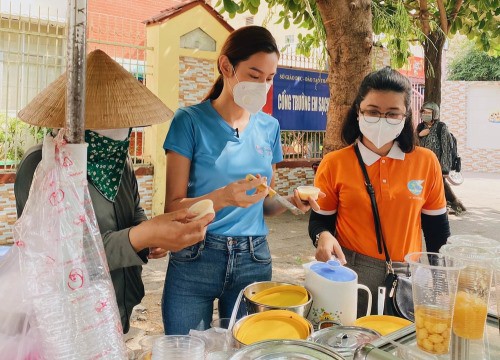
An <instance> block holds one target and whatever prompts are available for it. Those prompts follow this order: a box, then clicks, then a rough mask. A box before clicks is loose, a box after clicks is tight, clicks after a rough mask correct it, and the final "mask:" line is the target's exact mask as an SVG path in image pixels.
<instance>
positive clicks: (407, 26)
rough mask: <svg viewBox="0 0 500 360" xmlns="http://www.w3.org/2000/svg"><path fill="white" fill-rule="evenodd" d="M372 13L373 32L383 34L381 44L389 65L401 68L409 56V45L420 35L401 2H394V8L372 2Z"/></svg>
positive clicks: (420, 36) (383, 3)
mask: <svg viewBox="0 0 500 360" xmlns="http://www.w3.org/2000/svg"><path fill="white" fill-rule="evenodd" d="M372 12H373V32H374V33H375V34H381V33H384V35H385V36H384V37H383V38H382V39H381V43H383V44H385V45H386V46H387V48H388V49H389V54H390V56H391V65H392V66H393V67H396V68H401V67H403V66H404V65H405V64H406V62H407V59H408V57H409V56H411V52H410V43H411V42H412V41H413V42H414V41H415V39H418V38H422V33H421V32H420V31H418V29H416V28H414V27H413V24H412V19H411V17H410V14H409V12H408V10H407V9H406V8H405V6H404V4H403V2H401V1H396V3H395V5H394V6H391V5H388V4H386V3H385V2H382V4H380V2H377V1H374V2H373V4H372ZM388 29H390V31H388Z"/></svg>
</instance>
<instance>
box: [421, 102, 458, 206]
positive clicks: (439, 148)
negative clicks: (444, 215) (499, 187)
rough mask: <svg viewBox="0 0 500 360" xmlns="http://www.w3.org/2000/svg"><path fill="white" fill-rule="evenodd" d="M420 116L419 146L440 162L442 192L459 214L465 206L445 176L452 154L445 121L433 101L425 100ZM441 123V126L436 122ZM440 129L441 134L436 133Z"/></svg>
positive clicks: (448, 170) (447, 172)
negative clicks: (427, 150) (430, 152)
mask: <svg viewBox="0 0 500 360" xmlns="http://www.w3.org/2000/svg"><path fill="white" fill-rule="evenodd" d="M420 117H421V119H422V122H421V123H420V124H418V126H417V129H416V132H417V135H418V139H419V143H420V146H423V147H425V148H427V149H429V150H432V152H434V154H436V156H437V158H438V159H439V163H440V164H441V172H442V174H443V183H444V194H445V196H446V201H447V203H448V205H449V206H450V207H451V209H452V210H453V211H454V212H455V213H456V214H460V213H462V212H464V211H466V208H465V206H464V205H463V204H462V202H461V201H460V200H459V199H458V198H457V196H456V195H455V193H454V192H453V190H451V186H450V184H448V182H447V181H446V176H447V175H448V174H449V173H450V170H451V162H452V154H451V147H450V146H451V141H450V132H449V131H448V127H447V126H446V124H445V123H442V122H441V121H440V119H439V106H438V105H437V104H436V103H434V102H426V103H424V104H423V105H422V107H421V109H420ZM439 123H441V124H442V125H441V126H438V124H439ZM439 129H441V134H439V133H438V131H439Z"/></svg>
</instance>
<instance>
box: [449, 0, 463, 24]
mask: <svg viewBox="0 0 500 360" xmlns="http://www.w3.org/2000/svg"><path fill="white" fill-rule="evenodd" d="M463 3H464V1H463V0H457V2H456V3H455V7H454V8H453V10H452V12H451V14H450V16H451V18H450V24H451V23H452V22H453V21H455V19H456V18H457V15H458V12H459V11H460V8H461V7H462V4H463Z"/></svg>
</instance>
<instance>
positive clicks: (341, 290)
mask: <svg viewBox="0 0 500 360" xmlns="http://www.w3.org/2000/svg"><path fill="white" fill-rule="evenodd" d="M303 267H304V270H305V274H306V281H305V287H306V289H307V290H309V292H310V293H311V295H312V297H313V303H312V307H311V310H310V311H309V315H308V317H307V318H308V319H309V320H310V321H311V322H312V323H313V324H314V325H318V324H319V323H320V322H321V321H326V320H330V321H335V322H340V323H341V324H342V325H354V321H355V320H356V315H357V304H358V289H361V290H364V291H366V292H367V293H368V304H367V308H366V315H370V311H371V307H372V294H371V292H370V289H368V287H366V286H365V285H362V284H358V274H356V272H355V271H353V270H351V269H349V268H347V267H345V266H342V265H340V263H339V262H338V261H337V260H330V261H327V262H326V263H325V262H320V261H313V262H310V263H307V264H304V265H303Z"/></svg>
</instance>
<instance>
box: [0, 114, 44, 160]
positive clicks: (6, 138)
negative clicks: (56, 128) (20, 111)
mask: <svg viewBox="0 0 500 360" xmlns="http://www.w3.org/2000/svg"><path fill="white" fill-rule="evenodd" d="M46 133H47V129H45V128H39V127H34V126H31V125H28V124H26V123H24V122H22V121H21V120H19V119H18V118H17V117H10V116H8V115H6V114H0V161H1V162H3V163H4V164H9V163H11V162H15V163H17V162H19V161H20V160H21V159H22V157H23V155H24V152H25V151H26V149H27V148H28V147H30V146H32V145H34V144H36V143H38V142H40V141H41V139H42V138H43V136H44V135H45V134H46Z"/></svg>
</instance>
